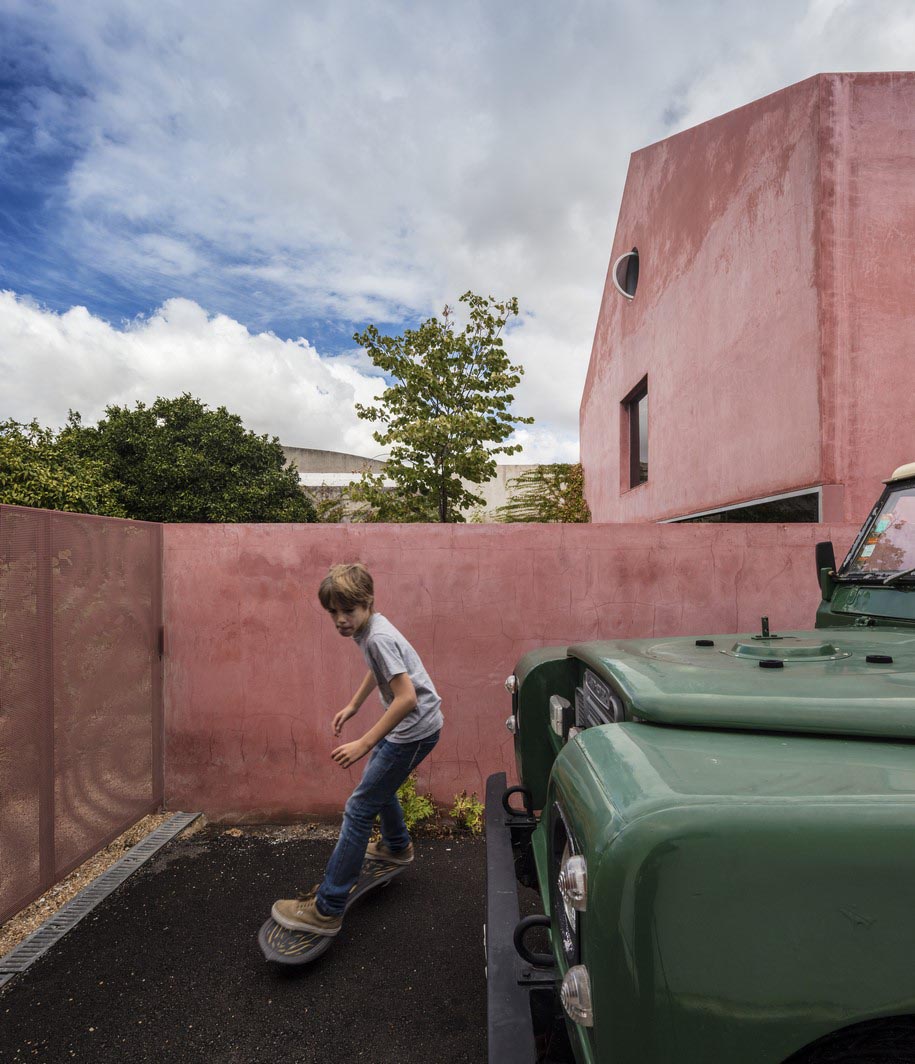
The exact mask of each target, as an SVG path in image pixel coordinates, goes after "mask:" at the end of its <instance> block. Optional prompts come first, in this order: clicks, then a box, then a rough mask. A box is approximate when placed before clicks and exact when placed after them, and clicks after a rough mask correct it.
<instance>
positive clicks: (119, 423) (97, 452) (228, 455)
mask: <svg viewBox="0 0 915 1064" xmlns="http://www.w3.org/2000/svg"><path fill="white" fill-rule="evenodd" d="M105 414H106V416H105V417H104V418H103V419H102V420H101V421H99V423H98V425H97V426H94V427H89V426H84V425H83V424H82V420H81V418H80V415H79V414H78V413H73V412H72V411H71V413H70V417H69V420H68V422H67V426H66V427H65V429H64V430H63V432H62V433H61V439H66V440H67V441H68V445H69V446H71V447H73V448H74V449H75V450H76V451H78V452H79V453H80V454H82V455H84V456H85V457H87V458H90V459H92V460H94V461H96V462H100V463H101V464H102V465H103V466H104V468H105V469H106V471H107V474H108V477H109V479H110V481H111V482H112V483H113V484H115V485H116V492H117V498H118V501H119V503H120V505H121V506H122V507H123V510H124V514H125V516H127V517H132V518H136V519H138V520H143V521H199V522H215V521H225V522H236V521H264V522H274V521H276V522H282V521H314V519H315V510H314V504H313V503H312V502H311V500H310V499H309V498H307V496H306V495H305V494H304V493H303V492H302V490H301V488H300V487H299V478H298V473H297V471H296V469H295V467H290V468H288V469H284V468H283V463H284V461H285V455H284V454H283V449H282V447H281V446H280V443H279V440H278V439H277V438H276V437H273V439H269V438H268V437H267V436H258V435H257V434H256V433H254V432H250V431H248V430H246V429H245V427H244V426H243V425H242V421H241V418H240V417H238V416H237V415H236V414H230V413H229V411H228V410H227V409H226V408H225V407H224V406H220V407H218V408H217V409H215V410H211V409H209V408H208V407H207V406H206V405H205V404H204V403H202V402H201V401H200V400H199V399H195V398H193V397H192V396H191V395H189V394H187V393H185V394H184V395H182V396H180V397H179V398H177V399H161V398H160V399H156V401H155V402H154V403H153V404H152V405H151V406H146V405H145V404H143V403H140V402H138V403H137V404H136V406H135V408H134V409H129V408H128V407H126V406H125V407H119V406H109V407H108V408H107V409H106V411H105Z"/></svg>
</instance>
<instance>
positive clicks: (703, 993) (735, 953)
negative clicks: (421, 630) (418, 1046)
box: [485, 464, 915, 1064]
mask: <svg viewBox="0 0 915 1064" xmlns="http://www.w3.org/2000/svg"><path fill="white" fill-rule="evenodd" d="M816 567H817V576H818V579H819V582H820V587H821V590H822V602H821V604H820V607H819V609H818V611H817V616H816V628H815V630H814V631H807V632H777V633H776V632H770V631H768V625H767V624H766V622H765V619H763V622H762V624H761V627H760V630H759V631H757V632H753V633H742V634H737V635H714V636H712V635H709V636H703V637H701V638H695V637H690V638H686V637H681V638H671V639H636V640H626V641H612V642H596V643H583V644H579V645H575V646H568V647H557V648H550V649H543V650H539V651H535V652H533V653H530V654H527V655H525V656H524V657H523V658H522V659H521V660H520V661H519V662H518V664H517V666H516V667H515V670H514V672H513V674H512V675H511V676H510V677H509V679H508V681H507V682H506V686H507V687H508V689H509V691H510V692H511V696H512V712H511V716H510V717H509V719H508V721H507V726H508V728H509V730H510V731H512V732H513V733H514V742H515V752H516V758H517V765H518V772H519V778H520V780H521V783H520V786H518V787H513V788H506V779H505V775H504V774H499V775H496V776H492V777H490V779H489V780H488V783H487V803H486V829H487V916H486V928H485V937H486V957H487V979H488V998H489V1006H488V1007H489V1061H490V1064H514V1062H518V1064H522V1062H523V1064H531V1062H533V1061H540V1062H547V1061H557V1062H559V1061H562V1062H568V1061H574V1062H576V1064H593V1062H598V1064H661V1062H665V1064H667V1062H676V1064H709V1062H718V1064H780V1062H787V1061H790V1062H791V1064H801V1062H803V1064H814V1062H816V1064H824V1062H827V1061H829V1062H838V1061H858V1062H869V1064H878V1062H879V1064H885V1062H890V1061H892V1062H896V1064H898V1062H900V1061H915V464H912V465H909V466H904V467H902V468H901V469H898V470H897V471H896V472H895V473H894V474H893V476H892V477H891V478H890V480H889V481H887V486H886V489H885V490H884V492H883V494H882V496H881V498H880V500H879V501H878V503H877V505H876V506H875V507H874V509H873V511H872V512H871V514H870V516H869V517H868V519H867V521H866V522H865V524H864V527H863V528H862V529H861V532H860V533H859V535H858V537H857V539H856V541H855V543H854V544H853V546H852V548H851V550H850V552H849V554H848V556H847V558H846V559H845V561H844V563H843V564H842V565H841V567H839V568H836V564H835V558H834V555H833V550H832V545H831V544H828V543H827V544H819V545H818V547H817V558H816ZM517 881H520V882H521V883H522V884H525V885H526V886H528V887H534V888H536V890H537V891H539V895H540V898H539V906H538V907H539V908H542V912H539V913H536V912H535V913H532V914H530V915H528V916H526V917H524V918H523V919H521V917H520V909H519V897H518V887H517ZM526 893H527V894H528V895H530V892H529V891H528V892H526ZM534 898H535V900H536V895H534ZM539 925H543V926H544V927H546V928H547V932H546V935H545V934H544V932H542V931H541V932H539V935H540V937H541V939H543V938H546V941H547V942H548V947H545V943H544V942H543V941H540V942H538V941H537V937H538V932H536V931H535V929H536V928H537V927H538V926H539ZM547 936H548V937H547ZM538 947H539V948H538Z"/></svg>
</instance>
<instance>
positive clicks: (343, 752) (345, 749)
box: [330, 739, 372, 768]
mask: <svg viewBox="0 0 915 1064" xmlns="http://www.w3.org/2000/svg"><path fill="white" fill-rule="evenodd" d="M371 749H372V748H371V746H369V744H368V743H367V742H366V741H365V740H364V739H356V740H355V741H354V742H351V743H344V744H343V746H338V747H337V749H336V750H332V751H331V755H330V756H331V757H332V758H333V759H334V761H336V762H337V764H338V765H339V766H340V767H341V768H349V767H350V765H355V763H356V762H357V761H358V760H359V759H360V758H361V757H365V755H366V754H367V753H368V752H369V750H371Z"/></svg>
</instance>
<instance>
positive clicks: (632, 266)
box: [611, 248, 639, 299]
mask: <svg viewBox="0 0 915 1064" xmlns="http://www.w3.org/2000/svg"><path fill="white" fill-rule="evenodd" d="M611 276H612V277H613V283H614V284H615V285H616V290H617V292H619V294H620V295H621V296H623V297H624V298H626V299H632V297H633V296H634V295H635V290H636V288H638V286H639V249H638V248H633V249H632V251H624V252H623V254H622V255H620V257H619V258H618V259H617V260H616V262H614V264H613V269H612V271H611Z"/></svg>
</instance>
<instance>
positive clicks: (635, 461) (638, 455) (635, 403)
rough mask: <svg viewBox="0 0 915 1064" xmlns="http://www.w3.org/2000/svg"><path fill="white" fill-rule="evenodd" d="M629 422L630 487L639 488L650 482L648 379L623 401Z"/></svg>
mask: <svg viewBox="0 0 915 1064" xmlns="http://www.w3.org/2000/svg"><path fill="white" fill-rule="evenodd" d="M623 409H624V411H625V417H626V420H627V421H628V426H629V431H628V433H627V434H626V439H627V441H628V447H629V456H628V457H629V487H630V488H637V487H638V486H639V484H644V483H645V481H646V480H648V378H647V377H643V378H642V380H641V381H639V383H638V384H637V385H636V386H635V388H633V389H632V391H631V392H630V393H629V394H628V395H627V396H626V398H625V399H624V400H623Z"/></svg>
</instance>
